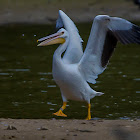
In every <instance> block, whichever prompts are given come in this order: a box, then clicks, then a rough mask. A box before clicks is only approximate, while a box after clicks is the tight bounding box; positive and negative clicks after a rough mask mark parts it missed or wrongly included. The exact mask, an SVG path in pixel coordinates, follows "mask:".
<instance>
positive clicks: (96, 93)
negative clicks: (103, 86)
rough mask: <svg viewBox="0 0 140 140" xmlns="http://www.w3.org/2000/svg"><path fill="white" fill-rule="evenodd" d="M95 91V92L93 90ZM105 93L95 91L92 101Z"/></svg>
mask: <svg viewBox="0 0 140 140" xmlns="http://www.w3.org/2000/svg"><path fill="white" fill-rule="evenodd" d="M93 91H94V90H93ZM103 94H104V93H102V92H96V91H94V92H93V93H92V94H91V95H90V99H92V98H94V97H95V96H101V95H103Z"/></svg>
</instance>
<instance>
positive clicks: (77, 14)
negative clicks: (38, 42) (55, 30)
mask: <svg viewBox="0 0 140 140" xmlns="http://www.w3.org/2000/svg"><path fill="white" fill-rule="evenodd" d="M60 9H61V10H63V11H64V12H65V13H66V14H67V15H68V16H69V17H70V18H71V19H72V20H73V21H74V22H89V21H90V22H91V21H92V20H93V18H94V17H95V16H96V15H99V14H107V15H110V16H118V17H122V18H125V19H127V20H131V21H139V20H140V8H138V5H135V4H134V3H133V1H132V0H117V1H111V0H100V1H99V0H86V1H85V0H30V1H25V0H20V1H13V0H8V1H7V0H3V1H2V2H1V4H0V25H2V24H10V23H32V24H51V23H55V21H56V19H57V17H58V10H60Z"/></svg>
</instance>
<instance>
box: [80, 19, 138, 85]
mask: <svg viewBox="0 0 140 140" xmlns="http://www.w3.org/2000/svg"><path fill="white" fill-rule="evenodd" d="M97 20H98V21H97ZM102 22H104V21H100V22H99V19H98V17H96V18H95V19H94V22H93V25H92V29H91V34H90V37H89V40H88V43H87V47H86V49H85V52H84V55H83V57H82V59H81V61H80V62H79V70H80V72H81V73H82V75H83V76H84V78H85V79H86V81H88V82H90V83H93V84H95V83H96V79H97V77H98V75H99V74H101V73H102V72H103V71H104V70H105V68H106V66H107V64H108V62H109V59H110V57H111V55H112V53H113V51H114V49H115V47H116V45H117V41H120V42H121V43H123V44H129V43H137V44H140V27H138V26H136V25H134V24H132V23H131V22H129V21H127V20H125V19H122V18H117V17H109V22H108V24H107V23H106V22H105V23H102Z"/></svg>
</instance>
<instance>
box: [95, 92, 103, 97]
mask: <svg viewBox="0 0 140 140" xmlns="http://www.w3.org/2000/svg"><path fill="white" fill-rule="evenodd" d="M103 94H104V93H102V92H96V96H101V95H103Z"/></svg>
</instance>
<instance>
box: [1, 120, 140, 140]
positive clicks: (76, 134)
mask: <svg viewBox="0 0 140 140" xmlns="http://www.w3.org/2000/svg"><path fill="white" fill-rule="evenodd" d="M9 139H12V140H24V139H25V140H43V139H44V140H85V139H87V140H93V139H94V140H132V139H133V140H140V120H91V121H86V120H56V119H52V120H48V119H46V120H45V119H0V140H9Z"/></svg>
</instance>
